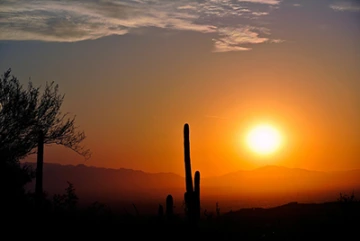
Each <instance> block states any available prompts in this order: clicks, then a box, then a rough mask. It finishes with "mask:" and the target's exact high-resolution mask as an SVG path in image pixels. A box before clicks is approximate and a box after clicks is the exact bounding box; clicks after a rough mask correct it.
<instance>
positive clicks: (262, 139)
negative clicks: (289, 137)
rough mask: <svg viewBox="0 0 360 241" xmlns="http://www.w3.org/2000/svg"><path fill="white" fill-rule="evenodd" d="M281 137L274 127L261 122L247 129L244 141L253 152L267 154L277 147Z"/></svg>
mask: <svg viewBox="0 0 360 241" xmlns="http://www.w3.org/2000/svg"><path fill="white" fill-rule="evenodd" d="M281 139H282V138H281V135H280V133H279V131H278V130H277V129H276V128H274V127H273V126H271V125H268V124H262V125H258V126H256V127H254V128H253V129H251V130H250V131H249V133H248V134H247V136H246V143H247V145H248V147H249V148H250V150H252V151H253V152H255V153H257V154H260V155H268V154H272V153H274V152H275V151H277V150H278V149H279V147H280V145H281Z"/></svg>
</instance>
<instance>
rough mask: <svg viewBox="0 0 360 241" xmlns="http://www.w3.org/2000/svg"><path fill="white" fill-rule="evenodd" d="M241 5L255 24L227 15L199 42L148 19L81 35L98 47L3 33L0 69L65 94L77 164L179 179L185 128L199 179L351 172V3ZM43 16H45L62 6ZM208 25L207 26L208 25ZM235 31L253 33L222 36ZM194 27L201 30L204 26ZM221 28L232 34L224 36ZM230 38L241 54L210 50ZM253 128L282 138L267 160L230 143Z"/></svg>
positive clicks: (358, 71)
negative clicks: (262, 169) (78, 133)
mask: <svg viewBox="0 0 360 241" xmlns="http://www.w3.org/2000/svg"><path fill="white" fill-rule="evenodd" d="M225 2H226V1H225ZM245 2H247V3H246V4H245V3H241V4H243V5H241V6H244V9H245V7H247V8H248V9H249V11H252V12H253V13H254V12H255V13H257V12H258V11H260V10H261V11H264V12H266V13H267V14H263V15H264V16H262V15H261V14H259V17H256V18H255V17H254V18H242V17H243V15H239V16H238V17H236V18H235V17H234V16H232V17H230V16H229V21H228V22H225V21H227V20H226V19H227V18H226V17H224V18H222V19H221V21H224V22H223V23H222V24H224V26H227V28H223V27H222V26H223V25H219V26H216V27H217V31H214V32H212V31H210V30H209V31H210V32H206V31H205V33H204V32H202V30H201V31H200V30H199V31H197V30H195V31H194V30H193V29H184V26H190V25H185V23H183V22H181V23H182V24H184V25H182V26H178V25H176V26H177V27H176V26H175V27H174V28H173V29H171V28H170V29H169V28H166V27H164V28H159V26H158V25H156V24H155V23H157V22H155V20H149V21H153V22H151V23H153V25H151V24H149V26H150V27H146V26H142V25H141V24H140V22H139V24H140V25H139V27H133V26H126V27H127V28H128V29H129V32H127V33H120V32H115V33H106V34H103V35H104V36H102V35H101V34H100V33H102V32H99V33H98V32H96V33H92V34H94V35H91V36H95V35H96V36H98V35H99V34H100V35H99V37H98V38H96V39H92V37H91V36H90V35H89V36H87V35H84V36H83V39H81V40H83V41H79V39H76V38H75V36H78V35H61V36H59V35H57V34H53V33H52V32H51V31H50V30H49V29H51V28H49V29H47V30H49V31H46V32H41V33H42V35H39V31H37V30H36V29H35V30H33V29H30V30H29V31H33V32H31V33H28V35H22V32H21V31H20V32H18V35H11V33H12V32H14V31H15V29H12V27H11V26H10V25H9V26H7V25H1V26H0V28H4V29H6V30H7V32H6V34H5V33H3V34H1V35H0V37H1V38H0V49H1V52H2V56H3V57H2V58H1V59H0V69H1V70H2V71H5V70H6V69H7V68H8V67H11V68H12V70H13V74H14V75H15V76H17V77H18V78H19V79H20V80H21V81H22V82H23V83H25V82H26V81H27V79H28V78H29V77H31V79H32V80H33V82H34V83H35V84H44V83H45V81H51V80H54V81H55V82H56V83H58V84H59V85H60V91H61V92H62V93H65V94H66V97H65V102H64V104H63V111H64V112H66V111H69V112H71V113H73V114H76V116H77V124H78V125H79V126H80V128H81V129H83V130H85V132H86V135H87V139H86V141H85V144H86V145H87V146H88V147H89V148H90V149H91V150H92V152H93V156H92V158H91V159H90V160H88V161H87V162H85V164H87V165H92V166H104V167H110V168H120V167H125V168H133V169H141V170H143V171H147V172H175V173H178V174H181V175H183V170H184V165H183V139H182V138H183V137H182V128H183V125H184V123H186V122H187V123H189V125H190V136H191V140H190V141H191V143H190V144H191V157H192V165H193V170H195V169H199V170H201V172H202V174H203V175H205V176H211V175H220V174H224V173H227V172H231V171H235V170H239V169H252V168H255V167H259V166H262V165H267V164H271V165H284V166H287V167H300V168H306V169H315V170H325V171H327V170H344V169H345V170H346V169H354V168H360V125H359V123H360V81H359V79H360V68H359V67H358V64H359V62H360V48H359V47H360V46H359V41H358V40H359V39H360V27H359V24H358V22H357V20H358V19H359V11H358V10H356V6H357V5H355V2H354V5H351V6H353V7H354V9H355V10H354V9H351V8H350V7H351V6H350V7H349V9H345V10H343V9H344V6H345V5H341V3H342V2H341V1H333V2H334V3H333V4H340V5H336V6H340V7H341V6H343V8H336V6H335V5H329V3H328V1H317V2H316V3H313V1H305V2H304V3H303V4H302V6H301V7H300V6H295V5H293V4H294V3H295V1H292V2H291V4H290V1H273V4H268V3H267V4H265V3H262V4H260V3H253V2H255V1H245ZM260 2H261V1H260ZM275 2H276V3H275ZM169 4H170V3H169ZM174 4H175V3H174ZM214 4H215V3H214ZM239 4H240V3H239ZM9 6H10V5H9ZM45 6H47V11H49V12H50V13H53V12H52V11H53V10H54V9H57V8H62V7H63V6H52V5H50V4H49V5H45ZM84 6H85V7H88V8H87V9H95V8H92V7H91V6H90V7H89V6H86V5H84ZM169 6H170V5H169ZM137 7H139V8H141V6H137ZM276 7H277V8H276ZM34 8H36V6H35V5H34ZM9 9H10V8H9ZM159 9H160V8H159ZM159 9H157V10H158V11H160V10H161V11H165V12H166V11H168V10H167V9H165V10H164V9H163V8H161V9H160V10H159ZM169 9H170V7H169ZM178 9H186V8H185V7H183V8H179V7H178ZM188 9H190V7H188ZM253 9H258V10H256V11H257V12H256V11H255V10H253ZM314 9H315V10H317V11H313V10H314ZM341 9H342V10H341ZM9 11H10V10H9ZM11 11H15V10H14V9H11ZM17 11H20V10H17ZM24 11H25V10H24ZM66 11H68V10H66ZM179 11H180V10H179ZM189 11H190V10H189ZM244 12H245V11H244ZM86 13H87V12H86V11H85V12H84V14H86ZM166 13H167V12H166ZM72 14H82V13H81V11H79V12H75V13H72ZM188 14H190V12H189V13H188ZM191 14H192V13H191ZM253 15H255V16H257V15H256V14H253ZM260 15H261V16H262V17H260ZM70 16H72V15H70ZM89 16H90V15H89ZM104 16H105V15H104ZM184 16H186V15H184ZM204 16H205V15H204ZM198 17H199V18H198V22H199V21H200V22H201V20H203V18H202V16H198ZM232 18H234V19H232ZM34 19H39V18H34ZM75 19H76V18H75ZM189 19H190V20H186V21H194V20H192V18H189ZM136 20H137V21H140V20H139V19H136ZM64 21H66V20H64ZM99 21H100V20H99ZM134 21H135V20H134ZM159 21H160V20H159ZM163 21H165V20H163ZM184 21H185V20H184ZM108 23H109V22H108ZM217 23H218V21H217V20H216V18H215V17H214V18H212V19H209V20H208V24H213V25H216V24H217ZM18 24H19V25H18V28H20V27H21V26H22V25H21V22H20V23H18ZM75 24H76V22H75ZM79 24H80V23H79ZM119 24H120V23H119ZM121 24H123V23H121ZM192 24H195V23H194V22H192ZM242 24H243V25H246V26H249V25H251V26H253V27H254V26H255V27H256V28H249V27H242V28H238V27H236V28H234V26H238V25H242ZM64 26H65V27H66V26H67V25H61V27H62V28H63V27H64ZM197 27H199V26H198V25H196V26H195V25H194V26H192V28H194V29H198V28H197ZM200 27H204V28H205V27H206V28H208V27H207V25H206V26H205V23H203V25H201V26H200ZM200 27H199V28H200ZM230 27H233V28H234V29H235V30H233V32H231V33H232V34H233V35H231V34H230V33H229V32H227V31H228V29H229V28H230ZM54 28H55V29H56V28H60V25H56V26H54ZM261 28H266V29H268V30H269V31H270V30H271V31H270V32H271V34H270V37H269V36H268V35H266V34H264V32H263V33H261V31H260V32H258V33H259V34H260V35H254V34H253V33H254V32H251V31H255V30H256V29H258V30H259V29H261ZM109 29H110V28H109ZM254 29H255V30H254ZM61 30H62V31H63V29H61ZM65 30H69V29H65ZM71 30H72V31H75V30H76V29H75V30H74V29H71ZM69 31H70V30H69ZM94 31H95V30H94ZM99 31H100V30H99ZM109 31H110V30H109ZM61 33H63V32H61ZM64 33H65V32H64ZM66 33H70V32H66ZM71 33H72V32H71ZM234 33H235V34H234ZM224 34H226V36H227V37H226V38H227V39H225V40H224V38H221V36H223V37H224ZM261 34H262V35H261ZM9 36H10V37H9ZM29 36H30V37H29ZM79 36H80V35H79ZM29 38H30V39H29ZM72 38H74V39H72ZM265 38H266V39H267V38H268V40H264V39H265ZM244 39H246V41H245V40H244ZM249 39H250V40H249ZM271 39H272V40H274V41H271ZM30 40H31V41H30ZM230 40H231V41H237V42H236V43H235V45H236V46H237V47H242V48H245V47H246V48H249V49H248V50H247V51H240V49H239V48H238V49H231V48H230V47H233V45H234V44H233V45H228V46H226V48H227V49H226V50H227V51H224V49H225V47H224V46H223V45H219V44H218V43H217V42H216V41H223V42H222V43H229V41H230ZM275 40H282V41H277V42H276V41H275ZM214 44H215V45H214ZM214 48H215V50H217V51H219V50H220V49H221V50H222V51H224V52H220V53H219V52H216V51H215V50H214ZM261 122H270V123H272V124H273V125H274V126H275V127H277V128H278V129H279V130H280V131H281V133H282V134H283V135H284V138H285V140H286V141H285V142H284V146H283V148H282V149H281V150H280V151H279V152H277V153H275V154H274V155H272V156H270V157H262V158H260V157H258V156H255V155H253V154H252V153H251V152H249V150H248V148H247V147H246V146H244V145H243V144H242V143H241V136H243V135H244V134H245V133H246V131H247V130H248V129H249V128H251V127H252V126H254V125H255V124H256V123H261ZM34 159H35V157H30V159H29V160H34ZM45 161H48V162H57V163H62V164H75V165H76V164H80V163H84V161H83V159H82V158H81V157H79V156H77V155H76V154H74V153H72V152H71V151H69V150H65V149H64V148H59V147H49V148H47V149H46V153H45Z"/></svg>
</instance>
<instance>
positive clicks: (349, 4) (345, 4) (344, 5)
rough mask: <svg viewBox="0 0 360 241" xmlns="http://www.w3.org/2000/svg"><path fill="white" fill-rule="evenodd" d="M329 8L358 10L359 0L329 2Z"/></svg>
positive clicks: (359, 8)
mask: <svg viewBox="0 0 360 241" xmlns="http://www.w3.org/2000/svg"><path fill="white" fill-rule="evenodd" d="M330 8H331V9H333V10H334V11H342V12H343V11H349V12H360V2H359V1H341V2H337V3H333V4H331V5H330Z"/></svg>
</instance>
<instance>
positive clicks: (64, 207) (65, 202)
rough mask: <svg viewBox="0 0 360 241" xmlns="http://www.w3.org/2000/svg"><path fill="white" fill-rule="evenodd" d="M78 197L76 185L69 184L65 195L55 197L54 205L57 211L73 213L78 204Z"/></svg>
mask: <svg viewBox="0 0 360 241" xmlns="http://www.w3.org/2000/svg"><path fill="white" fill-rule="evenodd" d="M78 200H79V198H78V196H77V195H76V193H75V188H74V185H73V184H72V183H70V182H68V187H67V188H66V189H65V194H55V195H54V197H53V205H54V209H55V210H56V211H68V212H73V211H75V209H76V205H77V203H78Z"/></svg>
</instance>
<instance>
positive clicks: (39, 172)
mask: <svg viewBox="0 0 360 241" xmlns="http://www.w3.org/2000/svg"><path fill="white" fill-rule="evenodd" d="M38 138H39V139H38V150H37V161H36V183H35V200H36V205H37V206H40V205H41V202H42V195H43V164H44V133H43V132H42V131H40V132H39V137H38Z"/></svg>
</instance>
